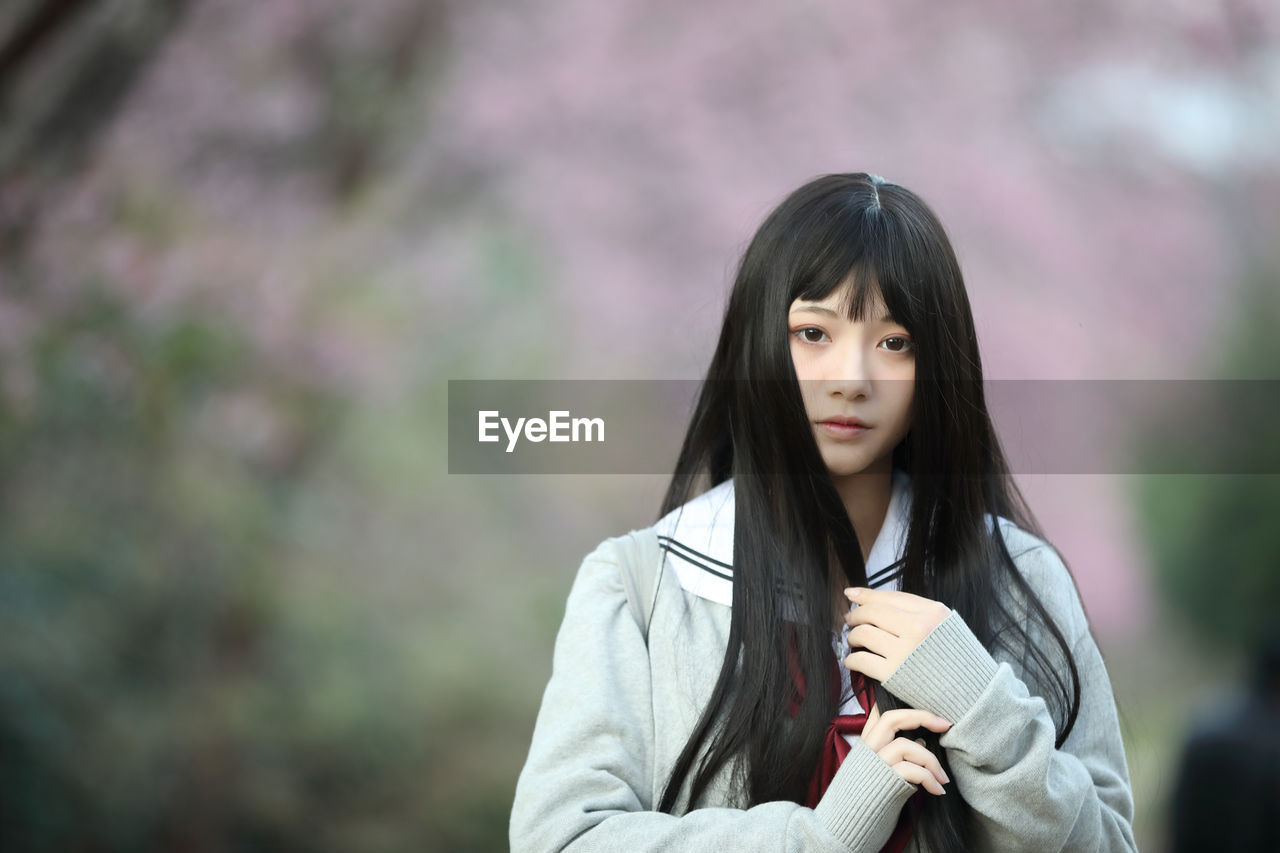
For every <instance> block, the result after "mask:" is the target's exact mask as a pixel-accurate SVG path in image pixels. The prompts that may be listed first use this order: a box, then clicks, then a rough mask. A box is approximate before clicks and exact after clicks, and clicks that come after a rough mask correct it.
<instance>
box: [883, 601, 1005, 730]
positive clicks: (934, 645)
mask: <svg viewBox="0 0 1280 853" xmlns="http://www.w3.org/2000/svg"><path fill="white" fill-rule="evenodd" d="M997 668H998V664H996V662H995V659H994V658H992V657H991V654H990V653H989V652H988V651H987V650H986V649H985V648H984V647H983V645H982V643H980V642H978V638H977V637H975V636H974V635H973V632H972V631H970V630H969V626H968V625H966V624H965V621H964V619H962V618H961V617H960V614H959V613H956V612H955V611H954V610H952V611H951V615H949V616H948V617H947V618H946V619H943V620H942V622H940V623H939V624H938V625H937V627H935V628H934V629H933V630H932V631H930V632H929V634H928V636H926V637H925V638H924V639H923V640H922V641H921V642H920V644H919V645H918V646H916V647H915V648H914V649H913V650H912V651H911V654H909V655H907V659H906V660H904V661H903V662H902V663H901V664H899V665H898V668H897V669H895V670H894V671H893V672H892V673H891V674H890V676H889V678H888V679H886V680H885V682H884V688H885V689H886V690H888V691H889V692H890V693H892V694H893V695H894V696H897V697H898V698H899V699H901V700H902V701H903V702H906V703H907V704H908V705H910V706H911V707H913V708H921V709H923V710H926V711H932V712H933V713H935V714H938V715H939V716H941V717H942V718H943V719H945V720H947V721H948V722H951V723H955V722H958V721H959V720H960V718H961V717H963V716H964V715H965V714H966V713H967V712H968V710H969V709H970V708H972V707H973V705H974V703H975V702H977V701H978V697H979V696H981V695H982V691H983V690H985V689H986V687H987V685H988V684H989V683H990V682H991V679H992V678H994V677H995V674H996V669H997Z"/></svg>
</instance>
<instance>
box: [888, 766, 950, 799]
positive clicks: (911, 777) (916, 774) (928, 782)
mask: <svg viewBox="0 0 1280 853" xmlns="http://www.w3.org/2000/svg"><path fill="white" fill-rule="evenodd" d="M889 766H890V767H892V768H893V772H894V773H897V774H898V775H899V776H900V777H902V779H903V781H905V782H910V783H911V784H912V785H919V786H921V787H922V788H924V789H925V790H926V791H928V792H929V793H930V794H936V795H938V796H942V795H943V794H945V793H947V789H946V788H944V787H942V785H941V784H940V783H939V782H938V780H937V779H935V778H933V774H932V773H930V772H929V771H928V770H925V769H924V768H923V767H921V766H920V765H918V764H912V763H911V762H909V761H900V762H898V763H897V764H891V765H889Z"/></svg>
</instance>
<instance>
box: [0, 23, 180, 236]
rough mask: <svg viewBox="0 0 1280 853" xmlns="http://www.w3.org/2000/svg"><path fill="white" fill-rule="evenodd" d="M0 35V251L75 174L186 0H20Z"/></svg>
mask: <svg viewBox="0 0 1280 853" xmlns="http://www.w3.org/2000/svg"><path fill="white" fill-rule="evenodd" d="M24 5H25V9H24V11H25V14H23V15H19V16H16V20H17V23H16V24H15V25H14V26H13V27H12V29H11V31H10V32H9V33H8V34H7V35H5V36H4V40H3V42H0V257H6V258H12V257H14V256H19V257H20V256H21V254H22V250H23V248H24V245H25V241H26V238H27V236H28V235H29V234H30V233H31V229H32V228H33V226H34V224H35V223H36V222H37V221H38V219H39V214H40V206H41V204H42V200H43V199H45V198H46V197H47V195H48V194H49V192H50V191H51V190H56V188H57V186H58V185H59V184H60V183H61V182H62V181H64V180H66V179H67V178H68V177H70V176H72V175H74V174H76V172H77V171H78V169H79V168H80V166H81V164H82V163H83V162H84V160H85V158H86V157H87V156H88V154H89V152H91V151H92V148H93V145H94V143H95V142H96V140H97V138H98V136H99V135H100V134H101V132H102V130H103V129H104V128H105V127H107V126H108V124H109V123H110V121H111V119H112V118H113V117H114V116H115V115H116V114H117V113H118V111H119V110H120V107H121V105H122V104H123V103H124V102H125V100H126V98H127V96H128V94H129V93H130V91H132V89H133V87H134V86H135V84H136V83H137V81H138V80H139V79H140V75H141V72H142V71H143V70H144V69H145V68H146V67H147V65H148V64H149V63H150V61H151V60H152V59H153V58H154V57H155V56H156V54H157V53H158V52H159V49H160V46H161V45H162V44H163V43H164V41H165V39H166V38H167V37H168V36H169V35H170V34H171V33H172V32H173V31H174V29H175V26H176V25H177V23H178V22H179V20H180V19H181V17H182V13H183V12H184V11H185V10H186V8H187V7H188V5H189V0H96V2H95V0H50V2H36V3H30V2H29V3H26V4H24Z"/></svg>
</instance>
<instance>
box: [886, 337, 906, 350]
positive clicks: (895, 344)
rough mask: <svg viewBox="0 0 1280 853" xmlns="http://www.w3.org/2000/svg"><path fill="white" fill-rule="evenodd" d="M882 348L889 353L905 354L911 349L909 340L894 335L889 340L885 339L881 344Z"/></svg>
mask: <svg viewBox="0 0 1280 853" xmlns="http://www.w3.org/2000/svg"><path fill="white" fill-rule="evenodd" d="M881 343H882V344H883V345H884V348H885V349H887V350H889V352H906V351H908V350H909V349H911V339H910V338H906V337H903V336H902V335H894V336H893V337H891V338H885V339H884V340H883V341H882V342H881Z"/></svg>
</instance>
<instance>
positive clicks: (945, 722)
mask: <svg viewBox="0 0 1280 853" xmlns="http://www.w3.org/2000/svg"><path fill="white" fill-rule="evenodd" d="M933 718H934V719H935V720H937V721H938V725H940V726H949V725H951V721H950V720H946V719H943V718H942V717H939V716H938V715H937V714H934V715H933Z"/></svg>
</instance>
